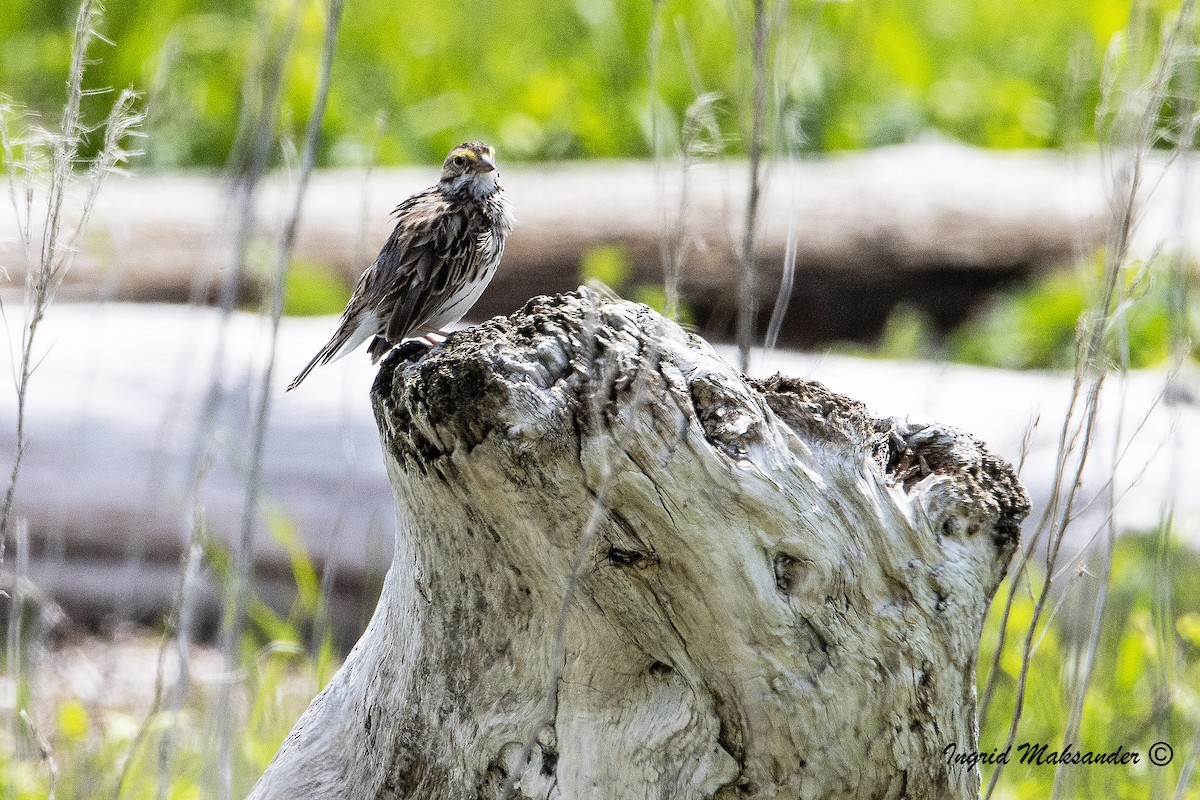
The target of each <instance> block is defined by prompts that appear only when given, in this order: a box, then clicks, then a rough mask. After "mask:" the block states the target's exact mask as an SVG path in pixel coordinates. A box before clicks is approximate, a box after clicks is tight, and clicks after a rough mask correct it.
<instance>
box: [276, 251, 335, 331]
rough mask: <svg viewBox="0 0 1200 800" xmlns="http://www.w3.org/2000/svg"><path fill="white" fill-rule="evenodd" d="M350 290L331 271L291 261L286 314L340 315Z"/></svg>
mask: <svg viewBox="0 0 1200 800" xmlns="http://www.w3.org/2000/svg"><path fill="white" fill-rule="evenodd" d="M349 299H350V287H349V286H347V285H346V282H345V281H344V280H342V279H341V276H339V275H336V274H335V273H333V272H331V271H330V270H328V269H326V268H324V267H322V266H320V265H319V264H314V263H312V262H309V261H304V260H302V259H297V260H295V261H293V262H292V266H291V269H289V270H288V273H287V278H286V280H285V281H284V285H283V313H284V314H286V315H288V316H293V317H315V316H320V315H322V314H340V313H341V312H342V309H344V308H345V307H346V301H347V300H349Z"/></svg>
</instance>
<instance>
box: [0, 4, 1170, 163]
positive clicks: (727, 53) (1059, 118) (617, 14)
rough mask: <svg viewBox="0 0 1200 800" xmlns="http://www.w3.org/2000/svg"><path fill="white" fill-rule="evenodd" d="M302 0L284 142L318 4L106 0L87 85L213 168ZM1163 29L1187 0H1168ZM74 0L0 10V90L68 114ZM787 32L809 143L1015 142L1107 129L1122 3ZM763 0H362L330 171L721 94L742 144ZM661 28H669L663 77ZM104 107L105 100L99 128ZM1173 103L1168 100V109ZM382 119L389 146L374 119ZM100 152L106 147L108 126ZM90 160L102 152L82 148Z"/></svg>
mask: <svg viewBox="0 0 1200 800" xmlns="http://www.w3.org/2000/svg"><path fill="white" fill-rule="evenodd" d="M293 3H295V4H296V6H295V7H297V8H298V9H299V17H298V27H297V30H296V37H295V47H294V49H292V50H291V53H290V56H289V57H288V59H287V62H286V68H285V71H284V83H283V89H282V92H283V103H284V113H283V116H284V128H285V131H284V134H285V138H287V136H288V135H290V136H291V138H292V139H298V138H299V132H300V129H301V127H302V125H303V123H304V119H305V117H306V115H307V113H308V104H309V103H310V102H311V100H310V98H311V97H312V85H313V83H314V81H315V80H316V70H317V64H318V57H317V53H318V51H319V47H320V38H321V32H322V18H323V12H322V4H321V3H320V2H319V0H219V2H218V1H217V0H163V2H158V3H136V2H133V0H109V2H107V3H106V4H105V6H106V10H105V14H104V18H103V22H102V30H101V32H102V33H103V34H104V36H106V37H107V38H108V39H109V40H111V42H112V43H113V44H112V45H110V46H104V45H102V44H100V45H98V46H97V49H96V52H95V53H94V54H93V57H94V59H95V62H96V63H95V64H94V65H93V66H92V67H91V68H90V70H89V73H88V77H87V82H88V88H90V89H103V88H105V87H111V88H117V89H120V88H124V87H127V86H131V87H134V88H135V89H137V90H139V91H141V92H143V93H145V95H146V98H147V104H148V110H149V113H150V125H149V132H150V134H151V135H150V139H149V141H148V147H147V154H146V156H145V158H144V162H145V163H144V165H143V166H149V167H154V168H178V167H192V166H201V167H215V166H219V165H222V164H224V163H226V162H227V160H228V159H229V156H230V153H231V152H232V151H233V149H234V143H235V141H236V140H237V139H238V136H239V124H241V123H244V121H245V120H244V117H243V114H242V111H241V109H242V108H243V107H244V106H245V105H246V102H247V101H252V100H253V98H249V97H246V96H245V95H246V93H247V92H249V93H254V92H256V91H261V90H260V89H258V88H257V87H258V86H260V85H261V84H260V83H256V82H255V81H253V80H251V79H250V76H261V75H264V74H268V73H269V72H270V69H271V67H270V65H271V63H272V59H273V58H274V57H275V54H276V52H277V51H279V50H280V43H281V42H282V41H285V40H286V38H287V37H286V36H285V35H284V31H285V30H287V20H288V19H289V17H290V16H291V13H292V9H293ZM1149 5H1150V19H1149V23H1150V24H1151V25H1157V24H1158V23H1159V22H1160V21H1161V20H1162V19H1163V18H1164V16H1165V15H1167V14H1169V13H1170V10H1171V9H1172V8H1174V7H1175V6H1176V5H1177V3H1174V2H1171V1H1170V0H1154V1H1153V2H1151V3H1150V4H1149ZM77 7H78V4H77V2H76V0H6V2H4V3H2V4H0V51H2V52H3V58H0V92H2V93H5V94H9V95H11V96H12V97H13V98H15V99H16V100H18V101H19V102H22V103H25V104H27V105H28V106H29V107H30V108H31V109H32V110H34V111H35V112H38V113H40V114H41V115H42V116H43V117H44V118H46V119H54V118H56V117H57V114H58V109H59V108H60V107H61V103H62V93H63V85H64V82H65V80H66V76H67V70H68V60H69V58H70V47H69V42H70V37H71V29H72V25H73V22H74V17H75V12H76V10H77ZM785 9H786V19H784V20H783V21H782V23H781V24H780V25H778V26H777V27H776V29H775V38H774V42H775V48H774V51H773V52H774V63H775V69H774V70H773V73H774V75H775V79H776V80H777V82H778V97H779V106H780V111H781V112H782V113H783V115H784V118H785V119H788V120H791V121H792V122H794V123H795V124H791V123H789V125H788V126H787V128H788V130H789V131H791V132H792V133H791V134H789V138H790V141H788V142H785V143H782V145H783V146H786V147H787V148H788V149H791V150H793V151H798V152H819V151H825V150H830V149H843V148H862V147H874V146H880V145H888V144H895V143H900V142H905V141H909V140H911V139H913V138H915V137H919V136H922V135H924V134H926V133H927V132H931V131H933V132H938V133H940V134H943V135H946V136H949V137H953V138H956V139H959V140H961V141H964V142H968V143H972V144H976V145H981V146H986V147H999V148H1013V147H1046V146H1058V145H1062V144H1069V143H1073V142H1075V141H1078V140H1081V139H1088V138H1089V137H1091V136H1092V134H1091V131H1092V130H1093V127H1094V126H1093V121H1094V118H1095V117H1094V115H1095V111H1096V106H1097V103H1098V101H1099V97H1100V85H1099V75H1100V73H1101V64H1102V61H1103V57H1104V52H1105V49H1106V47H1107V46H1108V43H1109V40H1110V38H1111V37H1112V35H1113V34H1114V32H1116V31H1118V30H1119V29H1121V28H1122V27H1123V26H1124V25H1125V24H1126V22H1127V18H1128V14H1129V5H1128V3H1126V2H1123V0H1066V1H1065V2H1057V3H1045V2H1042V0H1010V2H1007V3H996V2H991V1H990V0H902V1H897V2H883V0H856V2H849V3H830V2H801V3H790V4H787V5H786V6H785ZM749 13H750V12H749V3H748V2H746V1H745V0H738V1H737V2H733V3H727V2H725V0H691V1H689V0H574V1H573V2H568V1H567V0H558V1H557V2H541V1H540V0H471V1H470V2H464V3H454V4H429V3H416V2H400V3H395V2H384V1H383V0H354V2H351V3H350V4H349V5H348V6H347V9H346V14H345V21H344V25H343V31H342V34H341V38H340V44H339V49H338V53H337V63H336V66H335V71H334V84H333V90H332V95H331V97H330V101H329V110H328V113H327V116H326V136H325V137H324V139H323V144H322V152H321V157H320V163H321V165H324V166H338V165H361V164H363V163H366V162H367V161H368V160H369V158H370V153H372V152H374V151H375V150H376V148H377V150H378V159H379V162H380V163H383V164H396V163H409V162H420V163H430V162H436V161H438V160H440V159H441V157H442V155H443V154H444V153H445V152H446V150H447V149H448V148H449V147H450V146H452V145H453V144H455V143H457V142H459V141H461V140H463V139H464V138H466V137H471V136H479V137H484V138H487V139H488V140H490V141H494V142H496V143H497V145H498V147H499V148H500V150H501V152H502V153H503V154H504V157H505V158H506V159H513V160H536V159H557V158H577V157H598V156H645V155H647V154H649V153H651V152H652V151H653V149H654V148H653V144H652V142H651V140H650V131H651V128H652V126H651V123H650V117H651V114H650V109H651V100H650V97H651V95H652V94H653V95H654V96H655V97H657V98H659V99H658V101H657V102H656V106H655V107H656V110H657V113H658V114H659V117H658V123H657V124H656V125H654V126H653V127H654V129H656V130H657V131H658V134H659V135H660V136H661V137H663V138H664V142H663V143H664V145H665V146H666V147H667V148H668V150H670V149H671V148H674V147H677V146H678V145H677V142H675V141H673V136H672V135H671V134H670V132H671V131H678V130H679V128H680V123H681V121H682V119H683V115H684V113H685V110H686V109H687V107H688V106H689V104H691V103H692V102H693V101H694V100H695V98H696V97H697V96H698V95H699V94H701V93H702V92H708V91H715V92H718V93H720V94H721V96H722V98H723V99H722V100H721V101H720V102H719V103H718V104H717V111H718V120H719V123H720V128H721V131H722V133H723V134H724V135H725V136H726V137H727V139H728V149H729V151H730V152H735V153H736V152H739V151H740V147H741V145H740V142H739V130H740V129H741V126H740V124H739V119H740V115H741V114H742V113H743V112H744V109H743V108H742V106H743V104H742V103H741V102H740V101H739V100H738V98H745V97H747V96H748V92H747V84H748V82H749V67H748V64H747V63H746V56H745V51H746V50H747V49H748V48H746V47H744V46H743V45H744V42H745V41H746V40H747V39H748V35H749V21H748V20H749ZM652 30H654V31H658V32H659V33H660V34H661V36H660V39H661V46H660V47H659V48H658V52H657V59H656V63H657V73H656V74H657V76H658V77H657V79H656V83H657V86H656V87H653V91H652V87H650V86H649V78H648V73H649V64H650V61H651V58H650V57H651V53H650V48H651V44H650V42H651V40H652V36H651V33H652ZM106 102H108V101H107V100H106V99H105V98H104V97H102V96H94V97H91V98H88V103H87V106H88V107H87V108H86V109H85V112H90V113H88V114H87V115H86V118H88V119H91V120H93V121H98V120H99V119H101V118H102V115H101V113H100V109H101V108H102V107H104V104H105V103H106ZM1168 112H1169V110H1168ZM380 113H382V114H384V115H385V118H386V124H385V126H384V132H383V135H382V137H381V139H380V140H379V141H376V138H377V136H376V122H375V121H376V118H377V117H378V116H379V115H380ZM93 139H94V140H93V141H91V142H89V143H88V145H89V146H90V147H92V148H93V149H94V148H95V147H96V146H97V144H98V141H99V137H98V136H96V137H93ZM86 154H87V151H86V147H85V155H86Z"/></svg>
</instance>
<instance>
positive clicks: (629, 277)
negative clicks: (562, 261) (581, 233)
mask: <svg viewBox="0 0 1200 800" xmlns="http://www.w3.org/2000/svg"><path fill="white" fill-rule="evenodd" d="M579 280H580V281H581V282H583V283H593V282H597V283H601V284H603V285H604V286H606V287H608V288H609V289H611V290H612V291H614V292H616V293H617V294H618V295H620V296H621V297H625V298H628V299H629V300H632V301H634V302H635V303H645V304H646V305H648V306H650V307H651V308H653V309H654V310H655V311H657V312H659V313H660V314H665V313H666V308H667V292H666V290H665V289H664V288H663V285H662V284H661V283H641V282H638V281H635V280H634V279H633V257H632V256H631V255H630V254H629V251H627V250H626V249H625V248H624V247H622V246H621V245H619V244H605V245H599V246H597V247H593V248H592V249H591V250H589V251H588V252H587V253H585V254H584V256H583V260H582V263H581V264H580V265H579ZM695 321H696V320H695V315H694V314H693V313H692V310H691V308H689V307H688V305H687V303H685V302H681V304H680V307H679V315H678V319H677V320H676V322H679V323H681V324H683V325H692V324H694V323H695Z"/></svg>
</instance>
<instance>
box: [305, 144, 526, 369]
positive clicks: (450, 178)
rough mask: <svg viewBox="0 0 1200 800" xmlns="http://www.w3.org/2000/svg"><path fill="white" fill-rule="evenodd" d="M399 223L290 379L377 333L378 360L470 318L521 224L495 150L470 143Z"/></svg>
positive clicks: (449, 159) (372, 349) (406, 206)
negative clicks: (328, 333)
mask: <svg viewBox="0 0 1200 800" xmlns="http://www.w3.org/2000/svg"><path fill="white" fill-rule="evenodd" d="M395 215H396V228H395V229H394V230H393V231H392V235H391V236H390V237H388V240H387V243H386V244H385V245H384V246H383V249H382V250H381V251H379V255H378V256H377V257H376V258H375V262H374V263H373V264H371V266H369V267H367V269H366V271H365V272H363V274H362V277H361V278H359V279H358V285H357V286H356V287H355V288H354V293H353V294H352V295H351V296H350V302H349V303H348V304H347V305H346V310H345V311H344V312H343V313H342V320H341V323H340V324H339V325H338V329H337V332H336V333H334V334H333V337H332V338H331V339H330V340H329V341H328V342H327V343H326V344H325V346H324V347H322V348H321V350H320V351H319V352H318V353H317V354H316V355H315V356H314V357H313V359H312V361H310V362H308V365H307V366H305V367H304V369H302V370H301V371H300V374H299V375H297V376H296V378H295V380H293V381H292V382H291V384H289V385H288V391H291V390H292V389H295V388H296V387H297V386H299V385H300V382H301V381H303V380H304V379H305V378H306V377H308V373H309V372H311V371H312V370H313V368H314V367H316V366H317V365H318V364H328V363H329V362H330V361H334V360H336V359H338V358H341V357H342V356H344V355H346V353H349V352H350V351H351V350H353V349H355V348H356V347H358V346H359V345H360V344H362V343H363V342H364V341H366V340H367V339H368V338H370V337H372V336H373V337H374V339H372V340H371V344H370V345H368V347H367V352H368V353H370V354H371V363H375V362H377V361H379V359H380V358H382V357H383V356H384V354H386V353H387V352H388V351H389V350H391V349H392V347H393V346H395V345H397V344H399V343H400V342H401V341H402V340H403V339H406V338H408V337H411V336H418V335H423V334H427V333H436V332H438V331H441V330H442V329H444V328H447V327H449V326H450V325H453V324H454V323H456V322H458V321H459V320H460V319H462V317H463V315H464V314H466V313H467V311H468V310H470V308H471V306H473V305H475V301H476V300H478V299H479V295H481V294H482V293H483V290H484V288H485V287H486V286H487V285H488V283H489V282H490V281H491V280H492V276H493V275H495V274H496V267H497V265H498V264H499V263H500V257H501V255H502V254H503V253H504V240H505V239H506V238H507V237H508V234H509V232H510V231H511V230H512V227H513V213H512V205H511V204H510V203H509V202H508V199H507V198H506V197H505V196H504V190H503V189H501V187H500V179H499V174H498V173H497V172H496V162H495V150H493V149H492V148H491V147H490V146H488V145H486V144H483V143H482V142H466V143H465V144H461V145H459V146H458V147H456V148H454V149H453V150H451V151H450V154H449V155H448V156H446V161H445V163H444V164H443V165H442V177H441V179H440V180H439V181H438V183H437V185H436V186H433V187H430V188H429V189H426V190H425V191H423V192H421V193H420V194H415V195H413V196H412V197H410V198H408V199H407V200H405V201H404V202H403V203H401V204H400V205H399V206H398V207H397V208H396V211H395Z"/></svg>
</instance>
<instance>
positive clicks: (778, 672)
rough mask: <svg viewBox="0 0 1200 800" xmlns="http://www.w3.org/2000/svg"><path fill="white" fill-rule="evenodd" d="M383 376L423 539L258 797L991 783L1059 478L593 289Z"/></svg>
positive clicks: (409, 531) (949, 793) (399, 361)
mask: <svg viewBox="0 0 1200 800" xmlns="http://www.w3.org/2000/svg"><path fill="white" fill-rule="evenodd" d="M371 398H372V404H373V407H374V410H375V418H376V422H377V424H378V426H379V430H380V433H381V437H382V440H383V448H384V454H385V461H386V463H387V468H388V474H389V477H390V481H391V484H392V487H393V489H394V492H395V495H396V500H397V513H398V521H399V526H398V532H397V539H396V550H395V557H394V560H393V562H392V567H391V570H390V572H389V574H388V578H387V580H386V583H385V586H384V590H383V594H382V596H381V598H380V601H379V605H378V607H377V609H376V612H375V615H374V617H373V618H372V620H371V622H370V624H369V626H368V628H367V631H366V633H365V634H364V635H363V637H362V639H361V640H360V641H359V643H358V645H357V646H356V647H355V649H354V650H353V652H352V653H351V654H350V656H349V658H348V659H347V661H346V662H345V664H344V665H343V667H342V668H341V670H339V672H338V673H337V675H336V676H335V677H334V678H333V680H332V681H331V683H330V685H329V686H328V688H327V689H326V690H325V691H324V692H322V694H321V695H320V696H319V697H318V698H317V699H316V700H314V702H313V704H312V705H311V706H310V707H309V709H308V710H307V711H306V712H305V714H304V715H303V717H302V718H301V719H300V721H299V722H298V723H297V724H296V726H295V728H294V729H293V731H292V733H291V734H290V735H289V737H288V738H287V739H286V741H285V742H284V744H283V745H282V747H281V748H280V750H279V752H278V753H277V755H276V757H275V759H274V761H273V762H272V764H271V765H270V766H269V767H268V769H267V771H266V772H265V774H264V775H263V777H262V779H261V780H260V781H259V783H258V784H257V786H256V787H255V789H254V791H253V792H252V793H251V795H250V796H251V797H252V798H256V799H260V798H292V797H306V798H317V799H318V800H319V799H320V798H334V797H337V798H380V797H388V798H426V799H430V800H438V799H440V798H446V799H447V800H448V799H449V798H456V799H457V798H463V797H481V798H483V797H486V798H495V797H505V796H509V797H521V798H549V797H563V798H567V797H585V796H589V797H591V796H599V797H612V798H640V797H670V798H681V799H682V798H734V797H748V796H756V797H801V796H802V797H805V798H823V797H840V798H852V797H863V798H866V797H872V798H877V797H892V798H898V797H930V798H965V797H975V796H977V794H978V786H979V775H978V771H977V770H976V769H974V768H966V767H959V766H955V765H951V764H949V763H948V762H947V759H946V758H945V756H944V751H945V749H946V748H947V746H949V745H954V746H955V747H956V748H957V750H958V752H965V751H970V750H974V749H975V744H976V741H975V737H976V730H975V728H976V722H975V688H974V687H975V670H974V667H975V658H976V650H977V646H978V641H979V635H980V630H981V626H982V623H983V618H984V614H985V612H986V609H987V607H988V604H989V601H990V599H991V597H992V595H993V593H994V592H995V590H996V588H997V586H998V584H999V582H1000V580H1001V578H1002V577H1003V575H1004V573H1005V569H1006V567H1007V565H1008V563H1009V559H1010V557H1011V555H1012V553H1013V551H1014V549H1015V547H1016V544H1017V539H1018V526H1019V523H1020V521H1021V520H1022V518H1023V517H1024V516H1025V515H1026V514H1027V513H1028V509H1029V505H1028V501H1027V500H1026V497H1025V494H1024V491H1023V489H1022V488H1021V487H1020V485H1019V483H1018V482H1017V480H1016V478H1015V476H1014V474H1013V471H1012V469H1011V468H1010V467H1009V466H1008V465H1007V464H1006V463H1004V462H1003V461H1001V460H999V459H997V458H995V457H994V456H992V455H991V454H989V453H988V451H987V450H986V449H985V448H984V447H983V445H982V444H980V443H979V442H977V441H976V440H974V439H973V438H971V437H970V436H969V435H967V434H965V433H961V432H958V431H955V430H953V429H950V428H946V427H943V426H940V425H921V426H913V425H908V424H906V423H901V422H898V421H897V420H894V419H890V420H880V419H875V418H872V417H871V416H870V415H869V414H868V413H867V411H866V409H865V408H864V407H863V406H862V405H861V404H859V403H857V402H855V401H853V400H850V399H848V398H845V397H842V396H839V395H836V394H834V393H832V392H829V391H828V390H827V389H825V388H824V387H822V386H821V385H820V384H816V383H809V382H805V381H803V380H796V379H790V378H783V377H780V376H776V377H773V378H769V379H765V380H752V379H747V378H744V377H742V376H739V375H738V374H737V373H736V372H735V371H734V370H733V369H732V368H730V367H729V366H728V365H727V364H726V363H725V362H723V361H722V360H721V359H720V358H719V357H717V355H716V353H715V352H714V351H713V350H712V348H711V347H710V346H709V345H708V344H707V343H705V342H704V341H703V340H701V339H699V338H698V337H696V336H694V335H691V334H687V333H685V332H683V331H682V330H681V329H679V328H678V327H677V326H675V325H673V324H671V323H668V322H666V321H664V320H663V319H662V318H661V317H659V316H658V315H656V314H654V313H653V312H652V311H650V310H649V309H648V308H646V307H644V306H638V305H634V304H631V303H627V302H623V301H608V300H604V299H601V298H599V297H598V296H596V295H595V294H593V293H591V292H587V291H585V290H581V291H580V292H579V293H571V294H567V295H562V296H558V297H554V298H548V297H539V298H536V299H534V300H533V301H530V302H529V304H527V305H526V306H525V307H524V309H522V310H521V311H520V312H518V313H516V314H514V315H512V316H510V317H508V318H506V319H505V318H497V319H493V320H491V321H489V322H487V323H484V324H482V325H480V326H478V327H476V328H472V329H468V330H464V331H460V332H458V333H455V334H453V335H452V336H451V337H450V338H449V339H448V340H447V341H446V342H445V344H444V345H441V346H438V347H435V348H433V349H430V350H426V349H425V348H424V346H423V345H419V344H416V343H412V344H409V345H405V346H404V347H403V348H400V349H399V350H397V351H395V352H394V353H393V354H392V355H391V356H389V358H388V359H387V360H386V361H385V362H384V364H383V366H382V368H381V369H380V372H379V374H378V376H377V378H376V381H375V384H374V387H373V389H372V393H371Z"/></svg>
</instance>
